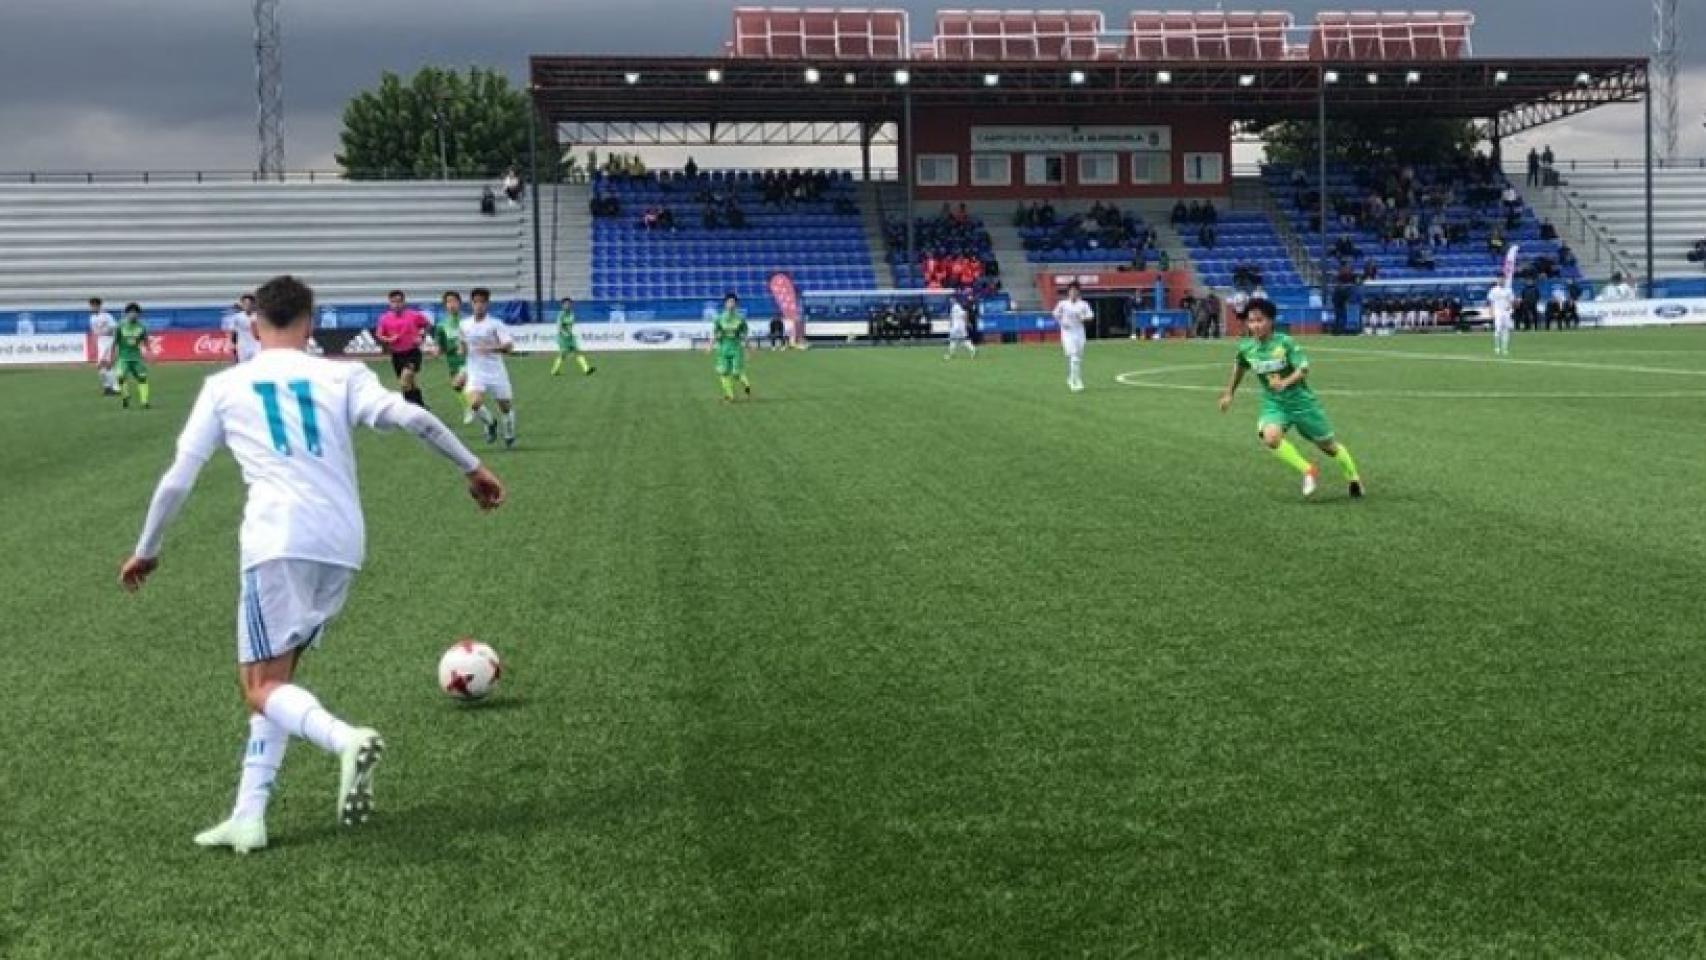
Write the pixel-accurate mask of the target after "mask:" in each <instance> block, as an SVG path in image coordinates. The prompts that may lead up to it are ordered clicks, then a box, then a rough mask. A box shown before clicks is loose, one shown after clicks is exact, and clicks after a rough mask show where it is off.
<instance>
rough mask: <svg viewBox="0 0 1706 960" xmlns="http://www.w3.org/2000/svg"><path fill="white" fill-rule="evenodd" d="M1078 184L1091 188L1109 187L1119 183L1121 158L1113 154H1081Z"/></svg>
mask: <svg viewBox="0 0 1706 960" xmlns="http://www.w3.org/2000/svg"><path fill="white" fill-rule="evenodd" d="M1078 182H1079V183H1081V184H1084V185H1085V186H1089V187H1107V186H1113V185H1114V184H1117V183H1119V182H1120V160H1119V157H1117V156H1115V155H1114V154H1111V153H1081V154H1079V155H1078Z"/></svg>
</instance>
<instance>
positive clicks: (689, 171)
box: [681, 157, 699, 180]
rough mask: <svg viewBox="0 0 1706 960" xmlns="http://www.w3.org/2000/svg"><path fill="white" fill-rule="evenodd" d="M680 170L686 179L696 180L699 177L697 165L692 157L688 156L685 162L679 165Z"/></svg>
mask: <svg viewBox="0 0 1706 960" xmlns="http://www.w3.org/2000/svg"><path fill="white" fill-rule="evenodd" d="M681 172H682V173H684V174H686V175H687V179H689V180H697V179H698V178H699V165H698V164H697V163H694V162H693V158H692V157H688V158H687V162H686V163H684V164H682V165H681Z"/></svg>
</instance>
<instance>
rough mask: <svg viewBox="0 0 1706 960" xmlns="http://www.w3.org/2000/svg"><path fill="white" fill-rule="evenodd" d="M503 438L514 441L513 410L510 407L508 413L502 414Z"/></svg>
mask: <svg viewBox="0 0 1706 960" xmlns="http://www.w3.org/2000/svg"><path fill="white" fill-rule="evenodd" d="M504 436H506V437H508V438H510V439H511V440H514V439H515V408H514V407H510V408H509V412H508V413H506V414H504Z"/></svg>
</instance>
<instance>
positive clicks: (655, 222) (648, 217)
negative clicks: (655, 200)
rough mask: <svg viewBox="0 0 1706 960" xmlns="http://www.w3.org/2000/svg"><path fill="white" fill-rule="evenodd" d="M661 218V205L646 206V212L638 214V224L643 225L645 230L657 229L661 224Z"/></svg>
mask: <svg viewBox="0 0 1706 960" xmlns="http://www.w3.org/2000/svg"><path fill="white" fill-rule="evenodd" d="M662 220H663V208H662V207H647V208H646V212H645V213H642V214H640V225H641V226H643V227H645V228H646V229H647V230H656V229H658V227H659V226H661V225H662Z"/></svg>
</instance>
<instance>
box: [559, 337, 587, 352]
mask: <svg viewBox="0 0 1706 960" xmlns="http://www.w3.org/2000/svg"><path fill="white" fill-rule="evenodd" d="M580 348H581V342H580V339H579V338H578V337H576V336H575V335H574V334H572V333H571V334H569V335H568V336H564V335H563V334H560V333H559V334H557V352H558V353H574V352H576V351H578V350H579V349H580Z"/></svg>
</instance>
